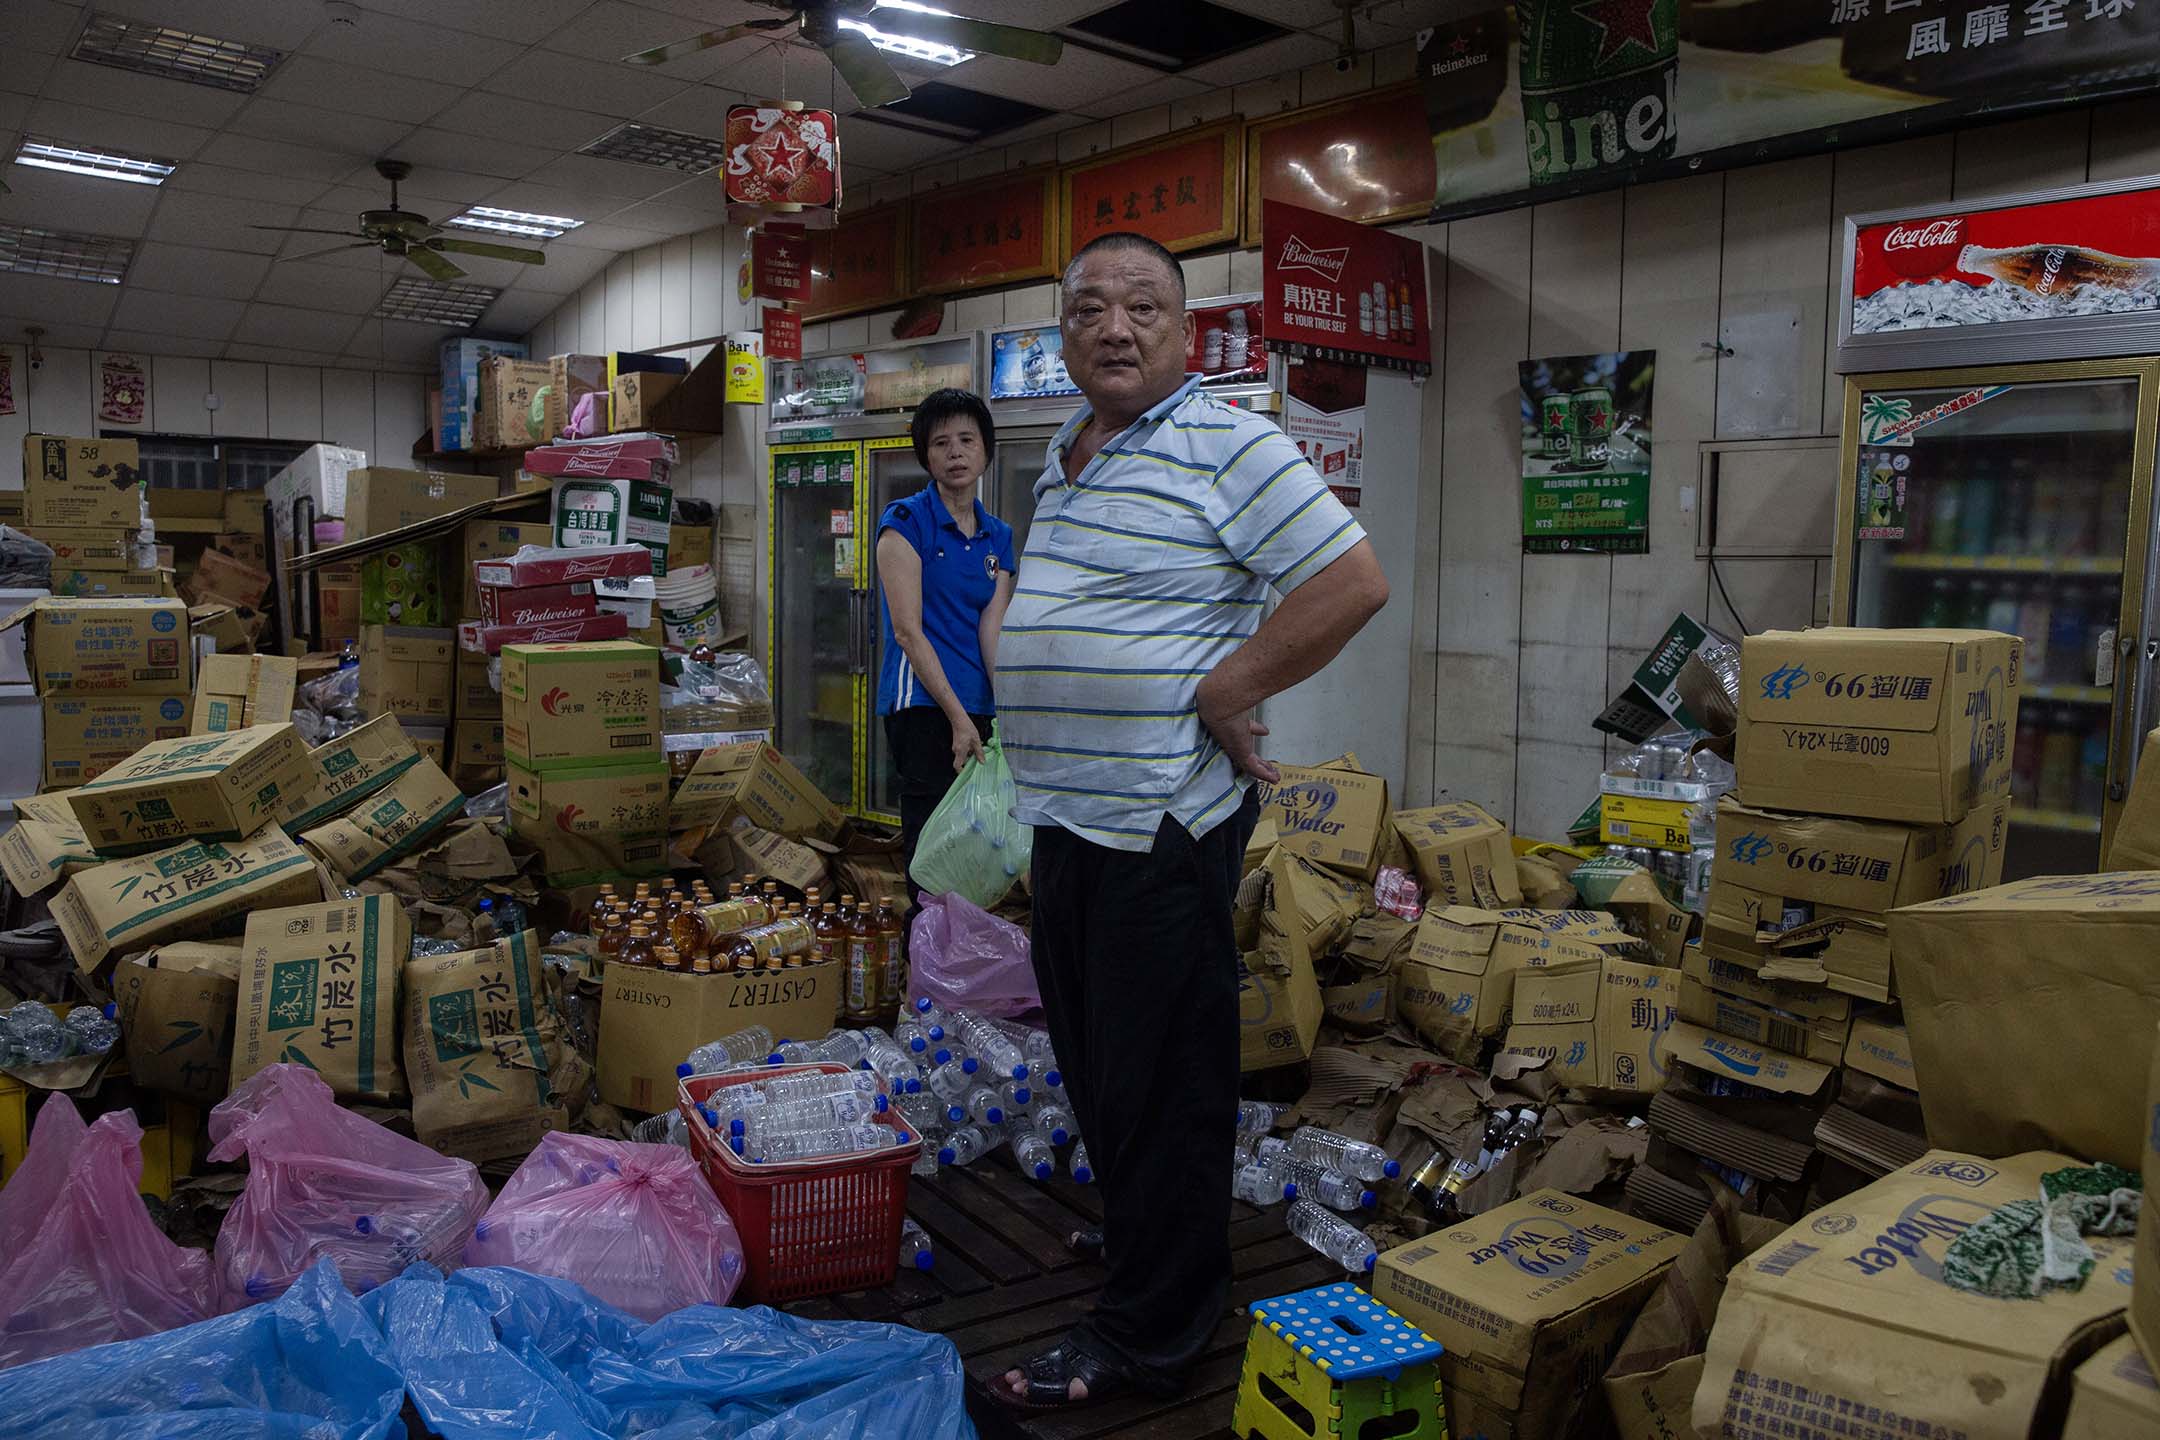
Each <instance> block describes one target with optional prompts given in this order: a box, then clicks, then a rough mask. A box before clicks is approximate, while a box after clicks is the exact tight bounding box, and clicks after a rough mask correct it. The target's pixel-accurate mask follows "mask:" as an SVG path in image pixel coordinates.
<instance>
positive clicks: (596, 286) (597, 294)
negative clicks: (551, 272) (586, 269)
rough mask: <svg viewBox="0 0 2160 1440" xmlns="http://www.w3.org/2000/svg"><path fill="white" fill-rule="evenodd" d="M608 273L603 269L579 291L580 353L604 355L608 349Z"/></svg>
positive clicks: (578, 342)
mask: <svg viewBox="0 0 2160 1440" xmlns="http://www.w3.org/2000/svg"><path fill="white" fill-rule="evenodd" d="M607 292H608V282H607V275H606V273H605V272H604V271H603V272H602V273H601V274H598V275H595V276H594V277H593V278H592V279H591V280H589V281H587V282H586V285H585V288H584V289H583V290H580V291H579V292H578V340H577V347H578V348H577V352H576V353H578V354H580V355H604V354H606V353H607V349H608V328H607V312H608V303H607Z"/></svg>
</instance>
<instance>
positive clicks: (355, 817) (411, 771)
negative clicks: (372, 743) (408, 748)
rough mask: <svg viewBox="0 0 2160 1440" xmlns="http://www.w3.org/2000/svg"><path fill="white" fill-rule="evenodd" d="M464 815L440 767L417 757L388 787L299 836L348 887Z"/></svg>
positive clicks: (460, 796) (462, 803)
mask: <svg viewBox="0 0 2160 1440" xmlns="http://www.w3.org/2000/svg"><path fill="white" fill-rule="evenodd" d="M464 813H465V794H464V792H463V791H461V790H459V789H458V787H457V786H456V785H455V784H453V783H452V782H451V780H450V777H449V776H448V775H445V774H444V773H443V771H442V767H441V766H439V765H437V764H435V763H434V762H433V761H430V760H427V759H425V758H422V757H415V763H413V764H411V765H407V766H405V767H404V768H403V769H402V770H400V771H399V773H398V774H397V776H396V777H395V778H394V779H392V780H391V781H390V783H389V784H387V785H385V786H383V787H382V788H381V789H380V790H377V791H376V792H375V793H373V794H371V795H369V796H368V797H367V798H366V799H365V800H363V801H361V802H360V803H358V804H356V805H354V806H352V807H351V808H349V809H347V810H346V811H345V813H344V814H342V815H339V816H336V817H335V818H333V819H330V820H326V821H324V822H323V823H322V824H321V825H318V826H316V827H315V828H314V829H312V830H308V831H304V832H302V833H301V835H300V843H301V844H303V845H305V846H306V847H307V848H308V851H309V853H310V854H312V855H314V856H315V857H316V858H317V859H319V860H321V861H322V862H323V864H325V865H327V866H328V867H329V868H330V872H331V873H332V874H334V875H336V876H337V877H338V878H339V879H340V880H342V881H344V882H345V883H346V884H348V885H352V884H357V883H358V882H360V881H362V880H365V879H367V878H368V877H369V876H370V875H373V874H374V873H375V872H376V871H378V870H381V869H383V868H384V867H385V866H388V865H393V864H395V863H396V862H397V861H399V860H402V859H403V858H404V857H405V856H407V855H410V854H412V853H413V852H414V851H416V850H418V849H420V848H421V847H422V846H423V845H425V844H427V843H428V842H429V840H430V839H431V837H433V836H434V835H435V833H436V832H437V831H439V830H441V829H442V828H443V827H444V826H446V825H448V824H449V823H450V822H451V821H453V820H456V819H457V818H459V817H460V816H462V815H463V814H464Z"/></svg>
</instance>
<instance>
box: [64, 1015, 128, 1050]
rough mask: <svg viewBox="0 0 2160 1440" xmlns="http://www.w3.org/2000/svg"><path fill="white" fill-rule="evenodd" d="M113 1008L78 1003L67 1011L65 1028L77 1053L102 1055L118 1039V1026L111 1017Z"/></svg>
mask: <svg viewBox="0 0 2160 1440" xmlns="http://www.w3.org/2000/svg"><path fill="white" fill-rule="evenodd" d="M115 1008H116V1007H114V1006H113V1005H111V1004H109V1003H108V1004H106V1005H104V1006H102V1007H101V1006H97V1005H78V1006H76V1007H75V1008H74V1009H73V1010H71V1011H69V1012H68V1017H67V1022H66V1028H67V1030H68V1032H69V1033H70V1035H71V1036H72V1037H73V1040H74V1044H75V1053H76V1054H78V1055H103V1054H104V1053H105V1052H106V1051H108V1050H110V1049H112V1047H113V1045H114V1043H115V1042H117V1041H118V1040H119V1039H120V1026H119V1024H118V1022H116V1021H115V1020H114V1019H113V1014H114V1011H115Z"/></svg>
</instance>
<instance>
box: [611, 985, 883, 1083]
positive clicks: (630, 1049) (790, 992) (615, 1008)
mask: <svg viewBox="0 0 2160 1440" xmlns="http://www.w3.org/2000/svg"><path fill="white" fill-rule="evenodd" d="M840 984H841V977H840V962H839V961H837V960H826V961H822V962H820V963H818V964H814V965H804V966H802V967H800V968H798V969H793V970H777V971H768V972H764V973H759V974H728V975H674V974H669V973H668V972H666V971H664V970H653V969H649V968H647V967H645V966H641V965H620V964H614V963H610V964H609V965H608V966H607V967H606V969H605V970H604V971H602V973H601V987H602V1001H601V1007H600V1050H599V1057H598V1061H597V1064H596V1065H595V1069H596V1070H597V1071H598V1072H599V1082H600V1098H601V1099H603V1100H605V1101H607V1102H608V1103H609V1104H611V1105H619V1106H622V1107H623V1108H625V1109H629V1110H637V1111H647V1112H650V1111H660V1110H669V1109H673V1108H674V1105H675V1095H676V1090H675V1066H676V1065H677V1064H678V1063H679V1062H680V1061H681V1060H682V1058H683V1056H685V1055H688V1054H689V1053H690V1052H691V1051H692V1050H694V1049H696V1048H697V1047H698V1046H700V1045H702V1044H704V1043H705V1042H706V1041H708V1040H717V1039H718V1038H720V1037H721V1036H722V1035H731V1034H733V1033H734V1032H736V1031H738V1030H743V1029H747V1028H748V1027H750V1026H752V1025H763V1026H765V1027H766V1028H767V1029H769V1030H771V1031H772V1033H773V1034H774V1035H776V1036H779V1035H823V1034H824V1033H825V1032H826V1031H828V1030H830V1029H831V1028H832V1025H833V1017H834V1016H835V1015H836V1014H838V1013H839V1002H840Z"/></svg>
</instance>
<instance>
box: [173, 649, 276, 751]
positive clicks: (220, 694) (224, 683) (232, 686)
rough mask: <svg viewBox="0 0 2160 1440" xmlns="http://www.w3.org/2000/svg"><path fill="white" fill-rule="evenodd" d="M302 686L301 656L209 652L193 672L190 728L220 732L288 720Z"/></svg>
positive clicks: (199, 732)
mask: <svg viewBox="0 0 2160 1440" xmlns="http://www.w3.org/2000/svg"><path fill="white" fill-rule="evenodd" d="M299 689H300V662H299V661H298V660H295V659H293V658H292V657H290V656H287V655H211V656H207V657H205V658H204V660H203V661H202V663H201V665H200V666H199V667H198V673H197V675H196V677H195V710H194V714H193V716H192V717H191V719H190V720H189V723H188V731H189V733H191V734H195V735H221V734H223V733H224V732H226V731H228V730H244V729H246V728H247V727H248V726H250V725H268V724H275V723H277V722H278V721H282V720H290V719H292V710H293V699H294V697H295V696H296V695H297V694H298V693H299Z"/></svg>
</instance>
